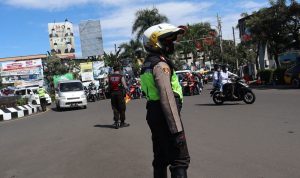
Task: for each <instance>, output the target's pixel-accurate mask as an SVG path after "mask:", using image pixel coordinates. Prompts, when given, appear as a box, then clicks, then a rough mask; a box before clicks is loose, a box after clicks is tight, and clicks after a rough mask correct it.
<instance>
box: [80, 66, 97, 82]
mask: <svg viewBox="0 0 300 178" xmlns="http://www.w3.org/2000/svg"><path fill="white" fill-rule="evenodd" d="M80 74H81V81H83V82H84V81H90V80H94V76H93V75H94V74H93V63H92V62H86V63H80Z"/></svg>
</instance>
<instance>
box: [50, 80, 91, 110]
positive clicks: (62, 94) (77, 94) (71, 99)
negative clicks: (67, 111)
mask: <svg viewBox="0 0 300 178" xmlns="http://www.w3.org/2000/svg"><path fill="white" fill-rule="evenodd" d="M55 98H56V109H57V110H61V109H62V108H73V107H83V108H85V109H86V108H87V98H86V95H85V92H84V89H83V85H82V83H81V81H79V80H65V81H60V82H59V83H58V85H57V89H56V93H55Z"/></svg>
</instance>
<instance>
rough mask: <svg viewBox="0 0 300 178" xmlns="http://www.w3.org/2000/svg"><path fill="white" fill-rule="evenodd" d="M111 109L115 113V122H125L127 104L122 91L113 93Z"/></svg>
mask: <svg viewBox="0 0 300 178" xmlns="http://www.w3.org/2000/svg"><path fill="white" fill-rule="evenodd" d="M111 107H112V109H113V112H114V121H115V122H119V121H120V120H121V122H124V121H125V111H126V104H125V99H124V96H123V93H122V92H121V91H114V92H112V93H111Z"/></svg>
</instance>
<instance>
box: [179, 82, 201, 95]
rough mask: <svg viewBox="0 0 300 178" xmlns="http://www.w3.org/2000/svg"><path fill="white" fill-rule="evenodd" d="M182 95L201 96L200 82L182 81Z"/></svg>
mask: <svg viewBox="0 0 300 178" xmlns="http://www.w3.org/2000/svg"><path fill="white" fill-rule="evenodd" d="M181 87H182V93H183V94H184V95H190V96H191V95H199V94H200V93H201V89H200V88H199V85H198V82H196V81H186V80H184V81H182V82H181Z"/></svg>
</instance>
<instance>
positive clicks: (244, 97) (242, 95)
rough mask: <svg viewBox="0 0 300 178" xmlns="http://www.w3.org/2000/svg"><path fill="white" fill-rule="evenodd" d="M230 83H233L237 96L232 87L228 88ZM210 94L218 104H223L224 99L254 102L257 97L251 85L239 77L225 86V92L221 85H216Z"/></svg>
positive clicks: (247, 102)
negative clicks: (231, 89)
mask: <svg viewBox="0 0 300 178" xmlns="http://www.w3.org/2000/svg"><path fill="white" fill-rule="evenodd" d="M228 85H233V87H234V95H235V96H236V98H234V97H233V96H232V93H231V91H230V89H228ZM210 95H211V97H212V98H213V101H214V103H215V104H217V105H221V104H223V103H224V101H244V102H245V103H246V104H253V103H254V102H255V99H256V98H255V94H254V93H253V92H252V90H251V89H250V88H249V86H248V85H247V84H246V83H245V81H244V80H242V79H241V78H239V77H237V78H235V79H233V82H232V83H230V84H225V85H224V86H223V94H222V93H221V91H220V88H219V87H214V88H213V90H212V91H211V92H210Z"/></svg>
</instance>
